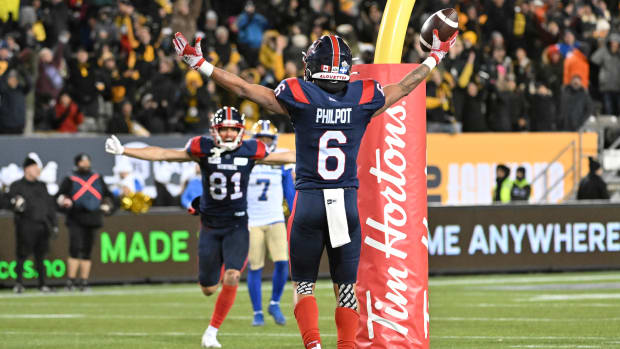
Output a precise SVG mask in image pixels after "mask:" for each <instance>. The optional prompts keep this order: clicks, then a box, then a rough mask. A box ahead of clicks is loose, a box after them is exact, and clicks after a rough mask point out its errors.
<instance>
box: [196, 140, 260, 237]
mask: <svg viewBox="0 0 620 349" xmlns="http://www.w3.org/2000/svg"><path fill="white" fill-rule="evenodd" d="M213 148H215V143H214V142H213V140H212V139H210V138H207V137H204V136H198V137H194V138H192V139H191V140H190V141H189V143H188V145H187V146H186V148H185V150H186V151H187V152H188V153H189V154H190V155H192V156H194V157H197V158H198V159H199V160H198V164H199V165H200V171H201V173H202V192H203V195H202V196H201V198H200V212H201V213H202V214H203V215H204V216H207V217H213V218H214V219H217V220H218V221H219V222H220V225H221V224H222V223H223V221H222V220H223V219H226V218H233V217H243V216H245V215H246V209H247V198H246V195H247V189H248V181H249V178H250V172H252V168H253V167H254V163H255V162H256V160H260V159H262V158H264V157H265V156H267V155H268V152H267V149H266V147H265V144H264V143H262V142H260V141H257V140H255V139H248V140H245V141H243V142H242V143H241V146H240V147H239V148H237V149H235V150H232V151H228V152H225V153H222V154H221V156H218V157H215V156H211V149H213ZM207 219H208V218H207Z"/></svg>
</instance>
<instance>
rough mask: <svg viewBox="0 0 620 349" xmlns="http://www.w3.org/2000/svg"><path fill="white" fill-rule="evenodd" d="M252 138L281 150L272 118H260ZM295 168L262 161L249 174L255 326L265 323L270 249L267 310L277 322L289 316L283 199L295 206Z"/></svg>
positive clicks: (271, 149)
mask: <svg viewBox="0 0 620 349" xmlns="http://www.w3.org/2000/svg"><path fill="white" fill-rule="evenodd" d="M250 132H251V133H252V137H253V138H255V139H257V140H259V141H261V142H263V143H265V145H267V149H268V150H269V152H270V153H275V152H278V151H279V149H276V147H277V144H278V129H277V128H276V127H275V126H274V125H273V124H272V123H271V122H270V121H269V120H259V121H258V122H257V123H256V124H254V126H253V127H252V129H251V130H250ZM292 172H293V169H292V167H290V166H287V165H284V166H283V165H267V164H259V165H256V166H254V169H253V170H252V173H251V174H250V184H249V187H248V215H249V217H250V252H249V254H248V262H249V270H248V289H249V293H250V300H251V301H252V308H253V310H254V320H253V321H252V325H253V326H262V325H264V324H265V320H264V316H263V304H262V294H261V293H262V292H261V278H262V271H263V267H264V265H265V255H266V252H267V251H268V252H269V255H270V256H271V259H272V261H273V264H274V270H273V276H272V289H271V300H270V302H269V307H268V312H269V314H270V315H271V316H273V318H274V320H275V322H276V324H278V325H284V324H285V323H286V319H285V317H284V315H283V314H282V311H281V310H280V298H281V297H282V292H283V291H284V286H285V285H286V281H287V280H288V269H289V265H288V242H287V235H286V226H285V225H284V213H283V208H282V203H283V199H286V202H287V204H288V207H289V208H292V207H293V199H294V198H295V186H294V184H293V173H292Z"/></svg>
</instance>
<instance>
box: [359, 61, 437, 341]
mask: <svg viewBox="0 0 620 349" xmlns="http://www.w3.org/2000/svg"><path fill="white" fill-rule="evenodd" d="M415 67H416V65H415V64H364V65H355V66H353V72H354V73H353V74H352V75H351V77H352V79H353V80H361V79H374V80H376V81H378V82H379V83H381V85H383V86H385V85H387V84H391V83H396V82H398V81H399V80H400V79H401V78H402V77H403V76H405V74H407V73H408V72H410V71H411V70H412V69H414V68H415ZM425 97H426V89H425V85H424V83H422V84H421V85H420V86H418V88H417V89H416V90H415V91H413V92H412V93H410V94H409V95H408V96H406V97H404V98H403V99H401V100H400V101H398V102H397V103H396V104H394V105H392V106H391V107H390V108H388V109H387V111H386V112H384V113H383V114H382V115H381V116H378V117H376V118H374V119H373V121H372V122H371V123H370V125H369V126H368V130H367V131H366V134H365V136H364V139H363V141H362V145H361V148H360V152H359V156H358V159H357V164H358V176H359V179H360V189H359V192H358V206H359V212H360V223H361V225H362V252H361V259H360V266H359V270H358V286H357V297H358V299H359V302H360V326H359V330H358V334H357V347H358V348H372V349H382V348H384V349H388V348H389V349H396V348H398V349H400V348H416V349H417V348H424V349H428V347H429V312H428V243H427V241H428V240H427V236H428V232H427V231H428V228H427V227H428V222H427V207H426V172H425V169H426V104H425Z"/></svg>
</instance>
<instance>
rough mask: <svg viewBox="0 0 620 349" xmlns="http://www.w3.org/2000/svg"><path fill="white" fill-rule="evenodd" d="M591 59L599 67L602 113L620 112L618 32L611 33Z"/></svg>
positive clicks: (615, 113) (614, 113)
mask: <svg viewBox="0 0 620 349" xmlns="http://www.w3.org/2000/svg"><path fill="white" fill-rule="evenodd" d="M591 60H592V62H593V63H594V64H596V65H598V66H599V68H600V69H599V73H598V83H599V90H600V91H601V94H602V96H603V113H605V114H611V115H618V114H620V34H617V33H613V34H611V35H610V36H609V38H608V40H607V42H606V44H605V45H602V46H601V47H600V48H599V49H598V50H596V52H594V54H593V55H592V57H591Z"/></svg>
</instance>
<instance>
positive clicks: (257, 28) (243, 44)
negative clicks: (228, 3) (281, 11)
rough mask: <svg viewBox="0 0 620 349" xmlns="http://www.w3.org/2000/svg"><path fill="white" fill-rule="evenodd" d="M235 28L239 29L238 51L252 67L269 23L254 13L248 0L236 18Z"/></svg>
mask: <svg viewBox="0 0 620 349" xmlns="http://www.w3.org/2000/svg"><path fill="white" fill-rule="evenodd" d="M237 28H239V39H238V40H239V51H240V52H241V54H242V55H243V57H244V58H245V59H246V61H247V63H248V64H249V65H250V66H251V67H254V66H256V63H257V59H256V58H257V57H258V51H259V49H260V46H261V44H262V42H263V32H264V31H265V30H266V29H267V28H269V22H268V21H267V19H266V18H265V17H264V16H263V15H261V14H260V13H256V7H255V6H254V2H253V1H251V0H250V1H248V2H247V3H246V5H245V8H244V10H243V12H242V13H241V14H240V15H239V17H238V18H237Z"/></svg>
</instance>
